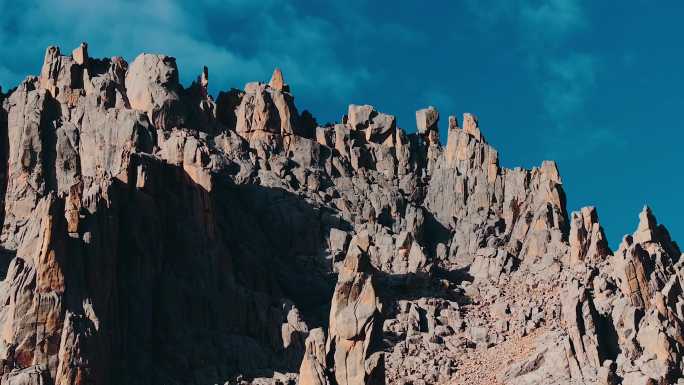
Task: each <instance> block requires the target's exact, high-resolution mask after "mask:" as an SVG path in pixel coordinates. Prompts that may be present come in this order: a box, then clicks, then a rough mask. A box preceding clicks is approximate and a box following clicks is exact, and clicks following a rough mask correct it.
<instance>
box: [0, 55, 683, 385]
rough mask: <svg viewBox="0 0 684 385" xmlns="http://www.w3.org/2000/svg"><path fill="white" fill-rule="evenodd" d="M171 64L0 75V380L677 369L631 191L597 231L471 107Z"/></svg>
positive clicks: (669, 290)
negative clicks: (398, 111) (217, 82)
mask: <svg viewBox="0 0 684 385" xmlns="http://www.w3.org/2000/svg"><path fill="white" fill-rule="evenodd" d="M178 79H179V76H178V68H177V67H176V62H175V59H174V58H172V57H169V56H164V55H157V54H141V55H140V56H138V57H137V58H135V60H133V62H132V63H130V64H129V63H127V62H126V61H125V60H124V59H122V58H120V57H112V58H105V59H95V58H91V57H90V56H89V55H88V45H87V44H85V43H83V44H81V45H80V46H79V47H77V48H76V49H74V50H73V51H72V54H71V55H63V54H62V53H61V51H60V49H59V48H57V47H49V48H48V49H47V50H46V54H45V57H44V63H43V67H42V70H41V73H40V76H38V77H35V76H29V77H27V78H26V79H25V80H24V81H23V82H22V83H21V84H20V85H19V86H17V88H15V89H13V90H10V91H9V92H8V93H7V94H5V93H3V92H2V91H1V90H0V104H1V105H2V108H1V109H0V128H2V130H3V131H2V132H3V134H4V135H5V140H3V141H2V142H1V143H0V154H2V158H1V159H2V162H4V167H2V168H0V169H2V170H3V171H2V172H0V182H2V187H3V188H2V189H1V192H2V194H0V198H1V199H2V203H3V205H2V207H3V208H4V210H3V211H2V216H1V218H2V221H3V227H2V233H1V234H0V243H1V246H2V249H1V250H0V251H1V252H0V257H1V258H0V261H2V264H1V265H0V266H1V269H0V271H2V273H3V274H2V276H1V277H0V278H2V281H0V330H1V331H2V332H1V333H0V363H1V364H2V365H0V384H5V383H6V384H15V385H18V384H60V385H66V384H121V383H125V384H214V383H226V384H297V383H298V384H300V385H332V384H337V385H355V384H385V383H387V384H404V385H408V384H416V385H419V384H461V383H468V384H507V385H509V384H510V385H517V384H529V385H533V384H540V385H541V384H602V385H608V384H619V383H622V384H626V385H641V384H643V385H647V384H648V385H651V384H675V383H684V379H682V372H683V371H684V367H683V364H682V362H683V359H682V358H683V357H682V356H683V354H684V351H683V350H684V337H683V334H682V332H683V325H684V290H683V287H684V286H683V282H684V258H681V257H682V253H681V251H680V249H679V248H678V246H677V244H676V243H675V242H674V241H672V240H671V239H670V236H669V234H668V232H667V230H666V229H665V227H664V226H663V225H660V224H658V223H657V221H656V218H655V216H654V215H653V213H652V212H651V211H650V209H648V208H647V207H646V208H644V210H643V211H642V212H641V214H640V215H639V223H638V226H637V228H636V231H635V233H634V234H632V235H627V236H625V237H624V239H623V240H622V243H621V244H620V247H619V248H618V250H617V251H612V250H610V248H609V247H608V243H607V242H606V239H605V235H604V233H603V229H602V227H601V225H600V222H599V216H598V211H597V209H596V208H593V207H586V208H583V209H581V210H580V211H579V212H576V213H572V214H570V215H568V213H567V212H566V207H565V194H564V192H563V185H562V181H561V177H560V173H559V171H558V168H557V166H556V164H555V163H554V162H552V161H545V162H543V163H542V164H541V165H540V166H539V167H535V168H532V169H529V170H527V169H522V168H514V169H506V168H502V167H500V165H499V161H498V159H499V155H498V152H497V151H496V150H495V149H494V148H492V147H491V146H490V145H489V144H488V143H487V142H486V140H485V135H484V134H486V132H484V133H483V130H482V129H481V127H480V121H479V120H478V118H477V117H475V116H474V115H472V114H468V113H466V114H464V115H463V119H462V122H461V123H462V124H461V125H462V127H461V126H459V122H458V120H457V118H456V117H455V116H449V117H448V119H447V122H448V124H447V135H446V137H447V142H446V144H444V145H443V144H442V143H440V140H439V131H440V114H439V112H438V111H437V110H436V109H435V108H434V107H427V108H424V109H421V110H419V111H417V112H416V130H415V133H410V132H407V131H405V130H403V129H402V128H400V126H399V125H398V122H397V119H396V118H395V116H394V115H391V114H388V113H384V112H380V111H378V110H377V109H375V108H374V107H373V106H370V105H350V106H349V108H348V110H347V111H346V114H345V115H344V116H343V117H341V119H340V122H338V123H332V124H328V125H323V126H321V125H319V124H318V123H317V122H316V120H315V119H314V117H313V116H312V115H311V114H310V113H309V112H307V111H303V112H301V113H300V112H299V110H298V109H297V107H296V106H295V99H294V96H293V94H292V90H291V88H290V85H288V84H287V83H286V82H285V77H284V75H283V73H282V72H281V71H280V70H279V69H276V70H275V71H274V72H273V74H272V76H271V78H270V81H269V82H268V83H262V82H251V83H247V84H246V85H245V87H244V89H242V90H237V89H232V90H229V91H222V92H220V93H219V94H218V97H217V98H216V100H214V99H213V97H212V96H211V95H209V92H208V89H209V88H208V87H209V79H210V78H209V69H208V68H207V67H204V68H202V69H201V71H199V74H198V76H197V81H196V82H193V83H192V84H191V85H190V86H189V87H187V88H185V87H184V86H183V85H181V84H180V82H179V80H178ZM402 123H403V124H406V123H407V122H402ZM411 131H413V130H411Z"/></svg>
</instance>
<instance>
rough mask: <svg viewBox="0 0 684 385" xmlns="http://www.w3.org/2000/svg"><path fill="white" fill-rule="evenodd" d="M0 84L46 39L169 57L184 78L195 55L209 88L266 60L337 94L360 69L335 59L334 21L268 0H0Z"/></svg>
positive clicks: (33, 66) (25, 65)
mask: <svg viewBox="0 0 684 385" xmlns="http://www.w3.org/2000/svg"><path fill="white" fill-rule="evenodd" d="M0 9H2V12H0V55H2V57H3V60H4V61H3V63H2V64H0V84H3V85H5V88H8V87H9V85H14V84H16V83H18V82H19V81H21V79H22V78H23V77H24V76H25V75H26V74H27V73H26V71H27V69H28V70H30V71H31V72H33V73H36V72H37V71H38V70H39V68H40V64H41V60H42V54H43V52H44V51H43V50H44V49H45V47H46V46H47V45H50V44H59V45H61V48H62V50H63V51H64V52H69V51H70V50H71V49H72V48H73V47H75V46H76V45H77V44H78V43H79V42H80V41H82V40H86V41H88V43H89V44H90V51H91V54H93V55H95V56H113V55H121V56H124V57H125V58H127V59H128V60H132V59H133V58H134V57H135V56H136V55H137V54H138V53H140V52H143V51H145V52H158V53H165V54H169V55H173V56H175V57H176V58H177V61H178V65H179V67H180V70H181V78H182V80H183V81H184V82H186V83H187V82H189V81H191V80H192V79H194V77H195V76H196V75H197V74H199V71H200V69H201V68H202V66H203V65H208V66H209V69H210V85H211V87H212V89H213V91H216V90H217V89H219V88H220V89H225V88H228V87H231V86H239V87H241V86H242V85H243V84H244V83H245V82H246V81H250V80H268V77H269V76H270V73H271V71H272V70H273V68H274V67H275V66H280V67H281V68H283V71H284V72H285V76H286V79H287V80H288V81H289V82H291V83H295V84H297V86H298V87H299V89H301V92H306V93H307V94H311V95H317V94H319V93H323V92H324V93H325V94H326V97H333V98H334V97H338V98H344V97H345V96H346V95H347V94H349V93H350V92H352V91H353V90H354V89H355V88H356V87H358V85H359V83H360V82H363V81H365V80H366V79H367V78H368V77H369V74H368V71H367V70H366V69H365V68H363V67H362V66H361V67H360V66H355V67H354V68H347V67H345V66H344V65H343V64H342V63H341V62H340V61H339V60H338V56H339V52H338V51H337V50H336V47H338V46H339V42H338V41H336V39H338V38H339V34H336V33H335V32H336V29H337V28H338V27H337V26H335V25H334V24H333V23H331V22H330V21H328V20H326V19H323V18H320V17H315V16H311V15H307V14H304V13H302V11H301V10H300V9H298V8H296V7H294V6H292V5H291V4H289V3H286V2H283V1H277V0H265V1H259V2H254V1H247V0H228V1H218V0H201V1H194V2H192V3H190V2H185V1H180V0H173V1H172V0H136V1H131V0H122V1H107V2H92V1H90V0H68V1H63V2H62V3H61V4H60V5H59V6H54V5H53V4H52V3H50V2H44V1H38V0H29V1H27V2H24V3H22V4H19V3H16V2H14V1H11V0H0Z"/></svg>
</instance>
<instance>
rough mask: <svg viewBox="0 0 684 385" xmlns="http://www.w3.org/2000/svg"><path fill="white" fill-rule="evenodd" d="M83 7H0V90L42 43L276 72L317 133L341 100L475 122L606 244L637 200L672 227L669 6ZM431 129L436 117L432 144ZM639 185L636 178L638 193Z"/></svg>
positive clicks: (676, 122)
mask: <svg viewBox="0 0 684 385" xmlns="http://www.w3.org/2000/svg"><path fill="white" fill-rule="evenodd" d="M98 6H99V7H100V8H98V9H97V10H96V9H95V8H93V6H92V5H90V4H89V2H86V1H73V2H68V3H65V4H61V5H60V6H59V7H52V6H49V5H48V4H47V3H40V2H35V3H33V4H27V5H21V6H18V4H17V3H14V2H9V1H2V9H3V12H2V14H1V15H0V41H1V42H2V43H3V44H2V47H1V48H0V54H2V55H3V58H4V60H3V62H2V63H0V86H2V87H3V90H5V91H6V90H7V89H9V88H10V87H13V86H16V85H17V84H18V83H19V81H20V80H21V79H23V78H24V76H26V75H27V74H37V73H38V71H39V69H40V60H39V59H38V60H37V58H40V57H41V56H42V55H43V50H44V48H45V46H47V45H50V44H56V45H60V46H62V47H64V48H66V47H74V46H76V45H77V44H78V43H80V42H81V41H83V40H85V41H88V42H89V43H90V50H91V54H92V55H93V56H94V57H105V56H111V55H122V56H124V57H125V58H126V59H127V60H129V61H131V60H132V59H133V58H134V57H135V56H136V55H137V54H138V53H139V52H143V51H147V52H160V53H165V54H169V55H173V56H175V57H177V59H178V63H179V67H180V76H181V80H182V81H183V83H184V84H186V85H188V84H189V83H190V81H192V80H194V79H195V77H196V76H197V73H198V72H199V71H200V69H201V66H203V65H207V66H209V70H210V72H211V74H212V75H211V76H212V80H213V81H212V83H211V87H212V88H211V89H210V91H211V92H212V94H214V95H216V93H217V92H218V90H222V89H223V90H224V89H229V88H230V87H237V88H242V87H243V85H244V83H246V82H248V81H253V80H261V81H266V80H268V77H269V76H270V73H271V71H272V69H273V68H274V67H276V66H279V67H281V68H282V69H283V71H284V72H285V75H286V77H287V79H288V81H289V83H290V84H291V85H292V87H293V93H294V95H295V97H296V98H297V104H298V106H299V107H300V108H302V109H307V110H309V111H311V112H312V113H313V114H314V116H315V117H317V118H318V119H319V121H320V122H322V123H323V122H326V121H333V120H336V121H339V120H340V119H341V117H342V115H343V114H344V113H345V111H346V106H347V105H348V104H349V103H357V104H364V103H369V104H372V105H374V106H376V107H377V108H378V109H380V110H382V111H384V112H387V113H391V114H395V115H396V116H397V123H398V125H399V126H401V127H403V128H405V129H406V130H407V131H413V130H415V119H414V117H413V113H414V111H415V110H417V109H419V108H423V107H427V106H428V105H435V106H436V107H437V108H438V109H439V111H440V113H441V114H442V116H445V117H446V116H447V115H449V114H455V115H457V116H460V115H461V113H463V112H466V111H467V112H472V113H475V114H476V115H478V116H479V117H480V120H481V125H482V127H483V130H484V131H485V133H486V136H487V139H488V141H489V142H490V143H492V144H493V145H494V147H496V148H497V149H499V150H500V151H501V152H502V159H501V161H502V165H504V166H506V167H515V166H522V167H531V166H533V165H537V164H540V162H541V161H542V160H545V159H552V160H556V161H558V164H559V168H560V172H561V175H562V176H563V180H564V182H565V185H566V186H567V188H566V190H567V195H568V208H569V209H570V210H577V209H579V208H580V207H582V206H585V205H594V206H596V207H597V208H598V210H599V213H600V215H601V218H602V219H603V223H604V226H605V228H606V232H607V235H608V239H609V242H610V244H611V246H612V247H613V248H615V247H617V244H618V243H619V242H620V239H621V237H622V235H624V234H627V233H629V232H630V231H631V230H632V228H633V226H634V224H635V223H636V222H637V217H636V213H638V212H639V210H640V208H641V207H642V206H643V205H644V204H649V205H650V206H651V207H652V208H653V211H654V213H655V214H656V215H657V216H658V218H659V219H660V221H661V222H662V223H665V224H667V225H668V227H669V228H670V229H671V232H672V233H673V236H674V237H675V238H677V236H681V235H682V233H683V232H684V223H682V220H681V218H682V217H684V206H683V205H682V203H681V200H680V199H679V197H678V193H677V192H678V191H679V190H681V188H682V186H681V183H682V182H681V175H682V173H681V169H680V167H681V160H680V159H678V157H677V154H678V150H677V146H678V143H680V142H681V141H682V135H683V134H682V133H683V132H684V127H683V125H684V124H683V122H682V119H681V117H680V116H679V114H678V111H679V110H680V109H681V104H682V101H681V98H680V97H679V96H678V93H679V91H678V90H679V89H681V88H682V87H684V79H682V76H681V74H680V73H681V68H684V64H683V63H682V58H681V57H680V56H679V55H677V54H676V52H674V51H673V50H670V49H667V47H675V46H676V45H677V44H678V41H677V37H678V36H680V35H681V33H680V32H681V31H678V29H677V28H678V27H677V25H678V21H677V20H675V19H676V17H677V15H678V14H681V12H678V10H677V9H676V8H674V6H673V8H670V9H666V8H659V9H656V8H655V7H650V6H648V5H644V4H637V3H635V4H628V5H625V4H620V7H621V13H620V15H615V14H614V12H612V7H610V6H609V5H606V4H596V3H589V2H583V1H579V0H555V1H550V2H546V3H537V2H533V1H526V0H521V1H516V2H509V3H506V4H504V5H502V4H498V3H496V2H485V3H483V2H475V1H462V2H458V3H454V4H449V5H446V4H437V5H433V7H431V8H429V9H422V7H419V6H418V5H411V4H396V5H394V7H393V11H392V15H391V16H392V17H389V18H382V19H378V18H373V17H372V16H371V15H374V14H379V11H380V10H382V8H383V5H382V4H365V3H362V2H359V3H352V4H350V5H349V6H347V5H345V6H342V5H312V4H306V3H305V2H299V1H295V2H287V3H285V2H279V1H266V2H259V4H251V3H250V2H244V1H230V2H222V3H221V4H219V3H217V2H214V1H205V2H199V3H196V2H195V3H193V5H192V6H191V5H190V4H188V3H185V2H182V1H156V0H155V1H152V0H145V1H142V2H134V3H133V2H108V3H106V4H100V5H98ZM677 7H681V5H677ZM159 9H163V11H158V10H159ZM608 14H610V17H608ZM246 15H251V17H246ZM22 20H41V22H40V23H23V22H21V21H22ZM70 20H79V24H78V26H76V27H74V26H73V25H69V24H68V22H69V21H70ZM101 25H112V28H107V29H102V28H99V27H100V26H101ZM541 30H543V31H544V33H539V31H541ZM94 31H97V32H94ZM653 41H657V42H658V44H652V43H650V42H653ZM675 51H676V50H675ZM673 55H674V56H673ZM446 132H447V127H446V121H445V120H442V122H441V124H440V133H441V136H442V141H443V142H445V140H446ZM634 154H639V156H634ZM643 175H648V181H639V182H637V181H636V180H639V179H640V178H641V177H640V176H643Z"/></svg>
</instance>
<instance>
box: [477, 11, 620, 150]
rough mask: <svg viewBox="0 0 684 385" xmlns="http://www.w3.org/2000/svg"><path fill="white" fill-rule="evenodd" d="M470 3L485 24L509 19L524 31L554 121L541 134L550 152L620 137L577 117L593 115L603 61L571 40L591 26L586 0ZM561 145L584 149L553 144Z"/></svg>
mask: <svg viewBox="0 0 684 385" xmlns="http://www.w3.org/2000/svg"><path fill="white" fill-rule="evenodd" d="M490 3H495V4H490ZM469 4H470V7H469V9H471V11H472V12H473V14H474V15H476V17H478V18H480V19H481V20H483V22H484V24H485V25H487V26H493V25H505V26H507V27H508V28H509V29H510V30H512V31H513V32H514V33H515V34H516V35H517V36H518V45H519V47H518V51H519V52H520V55H521V57H522V58H523V60H524V61H525V63H526V67H527V70H528V71H529V75H530V79H531V80H532V82H533V83H534V87H535V88H536V91H537V94H538V97H539V101H540V105H541V106H542V108H543V113H544V115H545V117H546V119H547V120H548V121H549V122H550V126H551V127H550V130H549V131H547V132H544V133H541V135H540V136H539V138H540V140H541V143H540V144H542V146H544V147H545V148H547V149H548V150H546V151H545V154H546V155H547V156H553V157H555V158H557V159H563V158H566V159H567V158H569V157H577V156H583V155H584V154H586V153H587V152H589V151H593V150H596V149H598V148H599V147H600V146H603V145H605V144H608V143H612V144H615V143H616V137H617V136H618V135H616V133H613V132H612V131H611V130H610V129H608V128H597V127H593V126H591V125H590V124H587V121H579V124H578V119H577V117H578V116H586V115H587V113H586V111H587V107H588V105H589V103H590V101H591V95H592V92H593V91H594V90H595V87H596V83H597V77H598V76H599V68H600V64H601V61H600V58H599V57H597V56H596V55H595V54H593V53H590V52H582V51H577V50H576V49H574V48H573V47H572V45H571V44H569V43H570V42H571V41H572V39H573V38H574V37H576V36H577V35H579V34H581V33H582V32H583V31H585V30H586V29H587V27H588V25H587V19H588V17H589V16H588V15H587V14H586V10H585V8H584V6H583V1H582V0H547V1H536V0H512V1H509V2H503V3H502V2H492V1H487V0H485V1H482V0H477V1H476V0H471V1H469ZM485 11H486V12H485ZM589 143H590V144H591V145H588V144H589ZM617 143H620V141H619V140H617ZM561 145H562V147H567V146H573V147H575V148H577V149H578V151H575V152H567V151H566V152H562V151H555V150H553V149H554V148H557V147H559V146H561Z"/></svg>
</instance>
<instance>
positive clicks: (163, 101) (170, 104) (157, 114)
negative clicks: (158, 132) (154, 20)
mask: <svg viewBox="0 0 684 385" xmlns="http://www.w3.org/2000/svg"><path fill="white" fill-rule="evenodd" d="M178 88H179V82H178V67H177V66H176V59H175V58H173V57H170V56H166V55H154V54H148V53H143V54H140V55H138V57H136V58H135V60H133V63H131V65H130V67H129V68H128V72H127V73H126V92H127V95H128V100H129V102H130V105H131V108H133V109H135V110H139V111H142V112H145V113H146V114H147V116H148V118H149V120H150V122H152V124H153V125H154V126H155V127H156V128H158V129H171V128H173V127H179V126H180V125H181V124H182V120H183V111H181V107H180V106H181V103H180V97H179V95H178Z"/></svg>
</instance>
